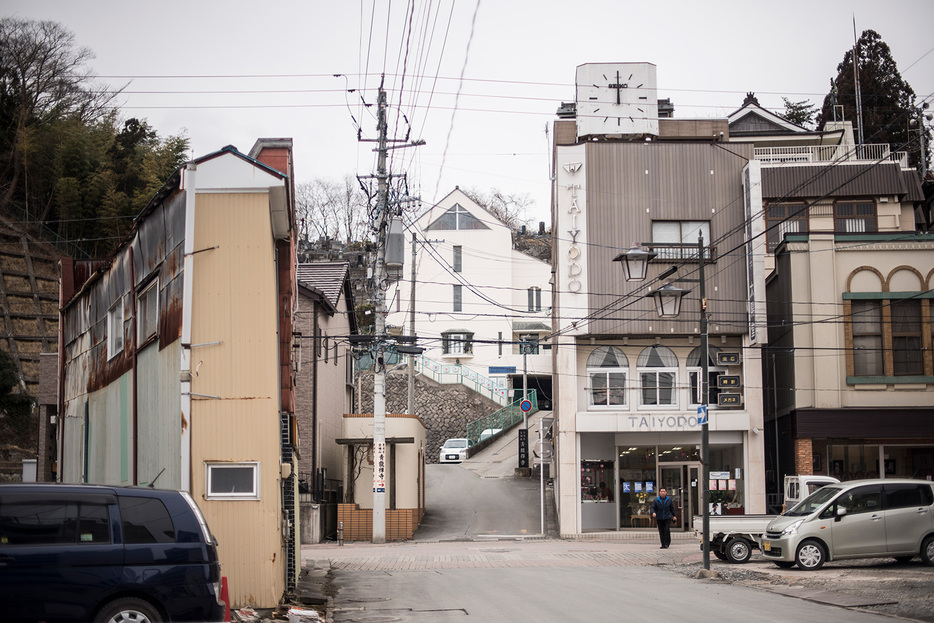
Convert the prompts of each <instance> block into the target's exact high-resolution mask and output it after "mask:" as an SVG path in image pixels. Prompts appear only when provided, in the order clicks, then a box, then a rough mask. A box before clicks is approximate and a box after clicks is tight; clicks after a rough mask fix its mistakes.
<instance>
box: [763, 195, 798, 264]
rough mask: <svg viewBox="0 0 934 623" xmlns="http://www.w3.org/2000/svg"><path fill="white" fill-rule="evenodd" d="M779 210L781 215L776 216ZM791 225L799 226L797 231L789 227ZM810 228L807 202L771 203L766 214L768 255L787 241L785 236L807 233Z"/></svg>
mask: <svg viewBox="0 0 934 623" xmlns="http://www.w3.org/2000/svg"><path fill="white" fill-rule="evenodd" d="M779 210H781V211H782V214H781V215H778V214H775V213H776V212H778V211H779ZM789 223H796V224H799V226H798V228H797V229H794V230H792V229H791V228H789V227H787V224H789ZM808 228H809V221H808V204H807V203H806V202H797V201H786V202H781V203H770V204H768V205H767V206H766V212H765V244H766V249H767V252H768V253H775V249H777V248H778V245H779V244H781V243H782V241H783V240H784V239H785V234H803V233H807V231H808Z"/></svg>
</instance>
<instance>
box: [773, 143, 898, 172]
mask: <svg viewBox="0 0 934 623" xmlns="http://www.w3.org/2000/svg"><path fill="white" fill-rule="evenodd" d="M755 158H756V160H760V161H762V162H766V163H777V164H781V163H796V162H800V163H806V162H841V161H861V160H862V161H878V160H894V161H896V162H898V163H900V164H901V166H902V167H907V166H908V152H906V151H892V150H891V148H890V146H889V144H888V143H871V144H868V145H799V146H796V147H756V148H755Z"/></svg>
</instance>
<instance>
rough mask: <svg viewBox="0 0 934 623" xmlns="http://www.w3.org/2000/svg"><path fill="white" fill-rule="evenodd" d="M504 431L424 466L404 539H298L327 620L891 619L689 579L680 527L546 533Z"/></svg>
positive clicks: (689, 543) (686, 543)
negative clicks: (412, 530)
mask: <svg viewBox="0 0 934 623" xmlns="http://www.w3.org/2000/svg"><path fill="white" fill-rule="evenodd" d="M535 421H536V419H535V418H533V420H532V426H531V428H532V431H531V433H532V434H530V437H533V438H534V436H535V435H534V433H535V430H536V428H535V426H536V424H535ZM516 437H517V433H516V431H515V430H513V431H510V432H508V433H507V434H506V435H504V436H503V438H502V439H498V440H496V441H494V443H492V444H491V445H490V446H489V447H488V448H486V449H485V450H483V451H482V452H480V453H479V454H478V455H476V456H475V457H471V459H468V461H466V462H465V463H463V464H460V465H428V466H427V470H426V477H427V482H426V485H427V487H426V488H427V491H426V499H427V506H428V513H427V515H426V516H425V518H424V520H423V523H422V525H421V527H420V528H419V530H418V532H417V533H416V537H415V539H414V540H412V541H407V542H396V543H385V544H380V545H373V544H371V543H345V544H344V545H338V544H336V543H322V544H318V545H306V546H303V548H302V558H303V568H305V569H306V570H309V571H310V574H309V575H310V576H313V577H315V578H317V581H318V582H320V583H321V586H319V589H320V590H321V592H322V593H323V594H326V595H328V596H329V599H328V609H327V620H329V621H332V622H335V623H343V622H359V623H366V622H371V623H375V622H377V621H415V622H419V621H425V622H429V621H440V622H444V621H449V620H450V621H454V620H460V619H464V618H465V617H472V618H473V620H480V621H484V623H496V622H500V621H503V622H509V623H523V622H526V621H529V622H539V621H542V622H549V623H550V622H555V623H564V622H570V621H575V622H576V621H595V622H601V621H620V620H630V619H635V620H655V619H664V620H690V621H692V622H696V623H697V622H699V623H706V622H710V623H724V622H732V621H737V622H738V621H744V622H746V621H778V620H783V621H821V622H822V623H834V622H837V621H840V622H846V623H862V622H870V621H883V620H891V619H890V618H889V617H887V616H885V615H882V614H878V613H875V612H870V611H866V610H863V609H855V608H852V607H850V608H843V607H840V606H839V605H827V599H825V600H823V603H821V601H822V600H820V599H817V600H814V601H811V600H808V599H807V598H801V597H804V592H803V591H798V592H797V593H796V591H795V589H794V586H792V587H791V590H790V594H789V587H788V585H787V583H784V584H783V583H782V582H770V581H769V580H768V578H767V579H766V580H762V579H761V578H758V576H757V578H758V579H757V580H756V585H754V586H750V585H749V582H746V583H745V584H744V583H743V582H737V581H731V579H729V578H702V579H698V578H696V577H694V575H693V574H694V573H695V571H694V570H695V569H699V568H700V565H699V563H700V560H701V554H700V551H699V548H698V541H697V540H696V539H694V538H693V535H692V534H689V533H675V534H673V535H672V536H673V537H674V539H673V542H672V546H671V548H669V549H667V550H660V549H659V547H658V536H657V533H656V532H655V531H654V530H645V531H638V532H635V531H627V532H621V533H601V534H595V535H585V536H584V537H583V538H581V539H578V540H559V539H554V538H546V537H545V536H543V535H542V534H541V507H540V488H539V480H538V479H529V478H515V477H514V472H515V467H516V464H515V462H516V457H515V448H516ZM549 503H550V498H549ZM588 536H589V538H588ZM767 566H768V567H771V565H767ZM727 567H730V568H732V567H736V566H732V565H729V566H724V565H723V563H720V562H719V561H714V565H713V568H714V569H717V568H723V569H726V568H727ZM745 567H747V568H748V569H749V571H750V572H751V571H752V569H753V565H746V566H745ZM755 567H757V568H759V569H761V568H762V565H755ZM759 575H762V574H759ZM772 584H775V586H772ZM834 595H835V593H833V591H830V592H829V593H828V599H829V601H830V603H834V602H833V597H834ZM836 595H838V596H839V595H840V594H836Z"/></svg>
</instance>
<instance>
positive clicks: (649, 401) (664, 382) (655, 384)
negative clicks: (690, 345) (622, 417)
mask: <svg viewBox="0 0 934 623" xmlns="http://www.w3.org/2000/svg"><path fill="white" fill-rule="evenodd" d="M636 366H637V367H638V369H639V383H640V391H639V395H640V397H641V402H642V405H643V406H646V407H660V406H676V405H677V404H678V357H677V356H676V355H675V354H674V353H673V352H672V351H671V349H669V348H666V347H664V346H650V347H648V348H646V349H644V350H643V351H642V352H641V353H640V354H639V359H638V361H637V362H636Z"/></svg>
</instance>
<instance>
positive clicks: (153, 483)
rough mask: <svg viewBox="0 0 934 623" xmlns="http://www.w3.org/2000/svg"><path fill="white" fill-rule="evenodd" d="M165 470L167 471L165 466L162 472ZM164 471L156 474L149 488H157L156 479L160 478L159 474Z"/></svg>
mask: <svg viewBox="0 0 934 623" xmlns="http://www.w3.org/2000/svg"><path fill="white" fill-rule="evenodd" d="M164 471H165V468H164V467H163V468H162V472H164ZM162 472H159V473H158V474H156V477H155V478H153V479H152V482H150V483H149V488H150V489H155V488H156V481H157V480H159V476H161V475H162Z"/></svg>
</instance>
